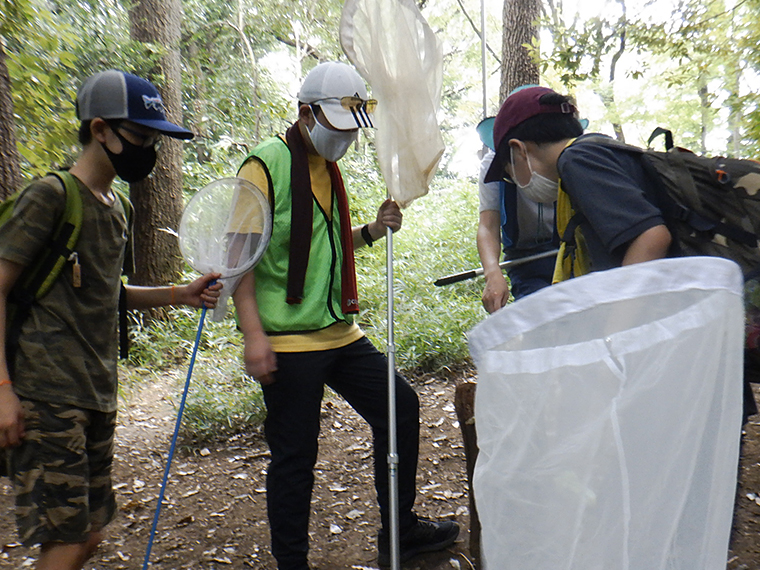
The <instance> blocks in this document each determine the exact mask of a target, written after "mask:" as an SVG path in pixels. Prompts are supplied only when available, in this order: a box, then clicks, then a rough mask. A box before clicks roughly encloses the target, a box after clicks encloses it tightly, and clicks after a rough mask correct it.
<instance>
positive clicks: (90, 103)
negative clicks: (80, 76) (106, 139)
mask: <svg viewBox="0 0 760 570" xmlns="http://www.w3.org/2000/svg"><path fill="white" fill-rule="evenodd" d="M76 108H77V117H78V118H79V120H80V121H89V120H92V119H94V118H96V117H100V118H101V119H125V120H128V121H131V122H133V123H137V124H138V125H143V126H145V127H148V128H150V129H155V130H157V131H159V132H160V133H161V134H164V135H167V136H170V137H173V138H176V139H191V138H193V136H194V135H193V133H192V132H191V131H188V130H187V129H185V128H183V127H180V126H179V125H175V124H174V123H171V122H169V121H167V120H166V109H165V108H164V102H163V100H162V99H161V95H159V93H158V90H157V89H156V88H155V86H154V85H153V84H152V83H151V82H150V81H147V80H145V79H142V78H141V77H137V76H136V75H132V74H131V73H125V72H123V71H118V70H115V69H109V70H108V71H101V72H100V73H96V74H95V75H91V76H90V77H88V78H87V79H86V80H85V82H84V83H83V84H82V87H81V88H80V89H79V93H77V101H76Z"/></svg>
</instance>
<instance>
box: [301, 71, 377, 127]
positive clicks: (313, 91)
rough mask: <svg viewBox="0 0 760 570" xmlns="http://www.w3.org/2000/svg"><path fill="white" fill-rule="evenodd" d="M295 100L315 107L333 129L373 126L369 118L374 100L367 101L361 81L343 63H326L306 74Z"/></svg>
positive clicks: (364, 87)
mask: <svg viewBox="0 0 760 570" xmlns="http://www.w3.org/2000/svg"><path fill="white" fill-rule="evenodd" d="M298 100H299V101H300V102H301V103H306V104H312V103H314V104H316V105H319V107H320V108H321V109H322V112H323V113H324V114H325V116H327V120H328V121H330V124H331V125H332V126H334V127H335V128H336V129H341V130H349V129H356V128H359V127H373V126H374V125H373V124H372V117H371V115H372V112H373V111H374V110H375V106H376V105H377V101H375V100H373V99H369V100H368V99H367V87H366V85H365V84H364V80H363V79H362V78H361V77H360V76H359V74H358V73H357V72H356V70H354V68H353V67H351V66H350V65H346V64H345V63H340V62H337V61H329V62H326V63H320V64H319V65H317V66H316V67H315V68H314V69H312V70H311V71H310V72H309V73H308V75H306V78H305V79H304V81H303V85H301V90H300V91H299V92H298Z"/></svg>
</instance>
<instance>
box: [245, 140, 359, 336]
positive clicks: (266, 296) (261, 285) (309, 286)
mask: <svg viewBox="0 0 760 570" xmlns="http://www.w3.org/2000/svg"><path fill="white" fill-rule="evenodd" d="M249 160H257V161H258V162H259V163H260V164H261V165H262V166H263V167H264V169H265V170H266V172H267V176H268V177H269V179H270V181H271V187H272V192H273V194H274V197H273V199H272V197H271V196H270V203H272V202H273V208H272V212H273V223H272V237H271V240H270V242H269V246H268V247H267V250H266V253H265V254H264V255H263V257H262V258H261V261H260V262H259V263H258V265H257V266H256V268H255V269H254V276H255V278H256V302H257V303H258V306H259V314H260V318H261V322H262V325H263V327H264V330H265V331H266V333H267V334H270V335H272V334H275V335H276V334H292V333H299V332H308V331H316V330H320V329H323V328H326V327H328V326H330V325H332V324H334V323H338V322H345V323H348V324H351V323H353V316H352V315H345V314H343V312H342V309H341V265H342V262H343V253H342V249H341V242H340V215H339V213H338V203H337V200H334V199H333V200H332V205H331V207H332V216H331V218H330V219H328V217H327V215H326V214H325V212H324V211H323V210H322V208H321V207H320V205H319V204H318V203H317V201H316V200H313V201H312V203H313V208H314V212H313V227H312V237H311V250H310V252H309V265H308V267H307V269H306V279H305V281H304V295H303V300H302V301H301V303H299V304H288V303H287V302H286V290H287V282H288V264H289V251H290V220H291V210H292V204H293V202H292V198H291V188H290V164H291V155H290V149H289V148H288V146H287V145H286V144H285V142H284V141H283V140H282V139H281V138H280V137H273V138H270V139H268V140H266V141H264V142H262V143H261V144H259V145H258V146H257V147H256V148H255V149H254V150H253V152H251V154H250V155H249V156H248V157H247V158H246V159H245V161H244V164H245V162H247V161H249Z"/></svg>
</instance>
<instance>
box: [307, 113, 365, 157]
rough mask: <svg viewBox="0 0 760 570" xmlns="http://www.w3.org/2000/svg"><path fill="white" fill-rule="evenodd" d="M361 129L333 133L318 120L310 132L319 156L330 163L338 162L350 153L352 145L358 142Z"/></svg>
mask: <svg viewBox="0 0 760 570" xmlns="http://www.w3.org/2000/svg"><path fill="white" fill-rule="evenodd" d="M358 136H359V129H353V130H350V131H333V130H331V129H328V128H327V127H325V126H324V125H323V124H322V123H320V122H319V121H318V120H316V118H315V120H314V127H313V128H312V129H311V130H309V138H310V139H311V144H313V145H314V149H315V150H316V151H317V153H319V156H321V157H322V158H324V159H325V160H327V161H329V162H337V161H339V160H340V159H341V158H343V155H345V154H346V152H348V149H349V147H350V146H351V144H352V143H354V142H356V139H357V138H358Z"/></svg>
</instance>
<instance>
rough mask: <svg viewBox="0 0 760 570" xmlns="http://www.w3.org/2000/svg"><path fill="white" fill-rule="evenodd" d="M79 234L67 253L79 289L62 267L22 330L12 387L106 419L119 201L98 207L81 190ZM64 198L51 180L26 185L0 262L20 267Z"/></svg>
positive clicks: (119, 252)
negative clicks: (73, 257) (75, 261)
mask: <svg viewBox="0 0 760 570" xmlns="http://www.w3.org/2000/svg"><path fill="white" fill-rule="evenodd" d="M79 191H80V193H81V196H82V230H81V233H80V235H79V240H78V241H77V244H76V246H75V250H76V252H77V254H78V258H79V264H80V267H81V276H82V278H81V286H80V287H74V286H73V282H72V274H73V271H72V267H73V265H72V263H71V262H70V263H67V264H66V265H65V266H64V268H63V271H62V272H61V275H60V276H59V278H58V279H57V280H56V282H55V284H54V285H53V287H52V289H51V290H50V292H49V293H48V294H47V295H45V296H44V297H43V298H42V299H40V300H39V301H38V302H37V303H35V305H34V306H33V307H32V310H31V314H30V316H29V317H28V318H27V319H26V321H25V322H24V323H23V325H22V329H21V336H20V340H19V346H18V349H17V354H16V358H15V362H14V363H13V369H14V371H13V386H14V389H15V391H16V393H17V394H18V395H19V396H23V397H25V398H29V399H33V400H40V401H44V402H51V403H58V404H69V405H72V406H77V407H81V408H86V409H91V410H97V411H102V412H112V411H115V410H116V396H117V372H116V360H117V351H118V331H117V327H118V304H119V290H120V279H121V274H122V267H123V266H124V258H125V253H126V250H127V243H128V233H129V231H128V224H127V219H126V215H125V213H124V208H123V206H122V204H121V201H120V200H118V199H117V200H114V203H113V204H112V205H111V206H108V205H106V204H104V203H102V202H101V201H99V200H98V199H97V198H96V197H95V196H94V195H93V194H92V193H91V192H90V191H89V190H88V189H87V187H85V186H84V184H82V183H81V182H79ZM64 206H65V195H64V191H63V187H62V186H61V184H60V182H58V180H57V179H55V178H52V177H47V178H44V179H42V180H40V181H37V182H34V183H32V184H31V185H30V186H29V187H28V188H27V189H26V190H25V192H24V194H23V196H22V197H20V198H19V199H18V201H17V203H16V206H15V208H14V212H13V216H12V218H11V219H10V220H9V221H8V222H7V223H6V224H5V225H3V226H2V227H0V258H3V259H6V260H9V261H12V262H15V263H18V264H21V265H28V264H29V263H30V262H31V261H32V260H34V259H35V257H36V256H37V255H38V253H39V252H40V251H41V249H42V247H43V245H44V244H45V242H46V240H48V239H49V237H50V234H51V232H52V229H53V228H54V227H55V225H56V222H57V220H58V219H60V217H61V216H62V215H63V211H64Z"/></svg>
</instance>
